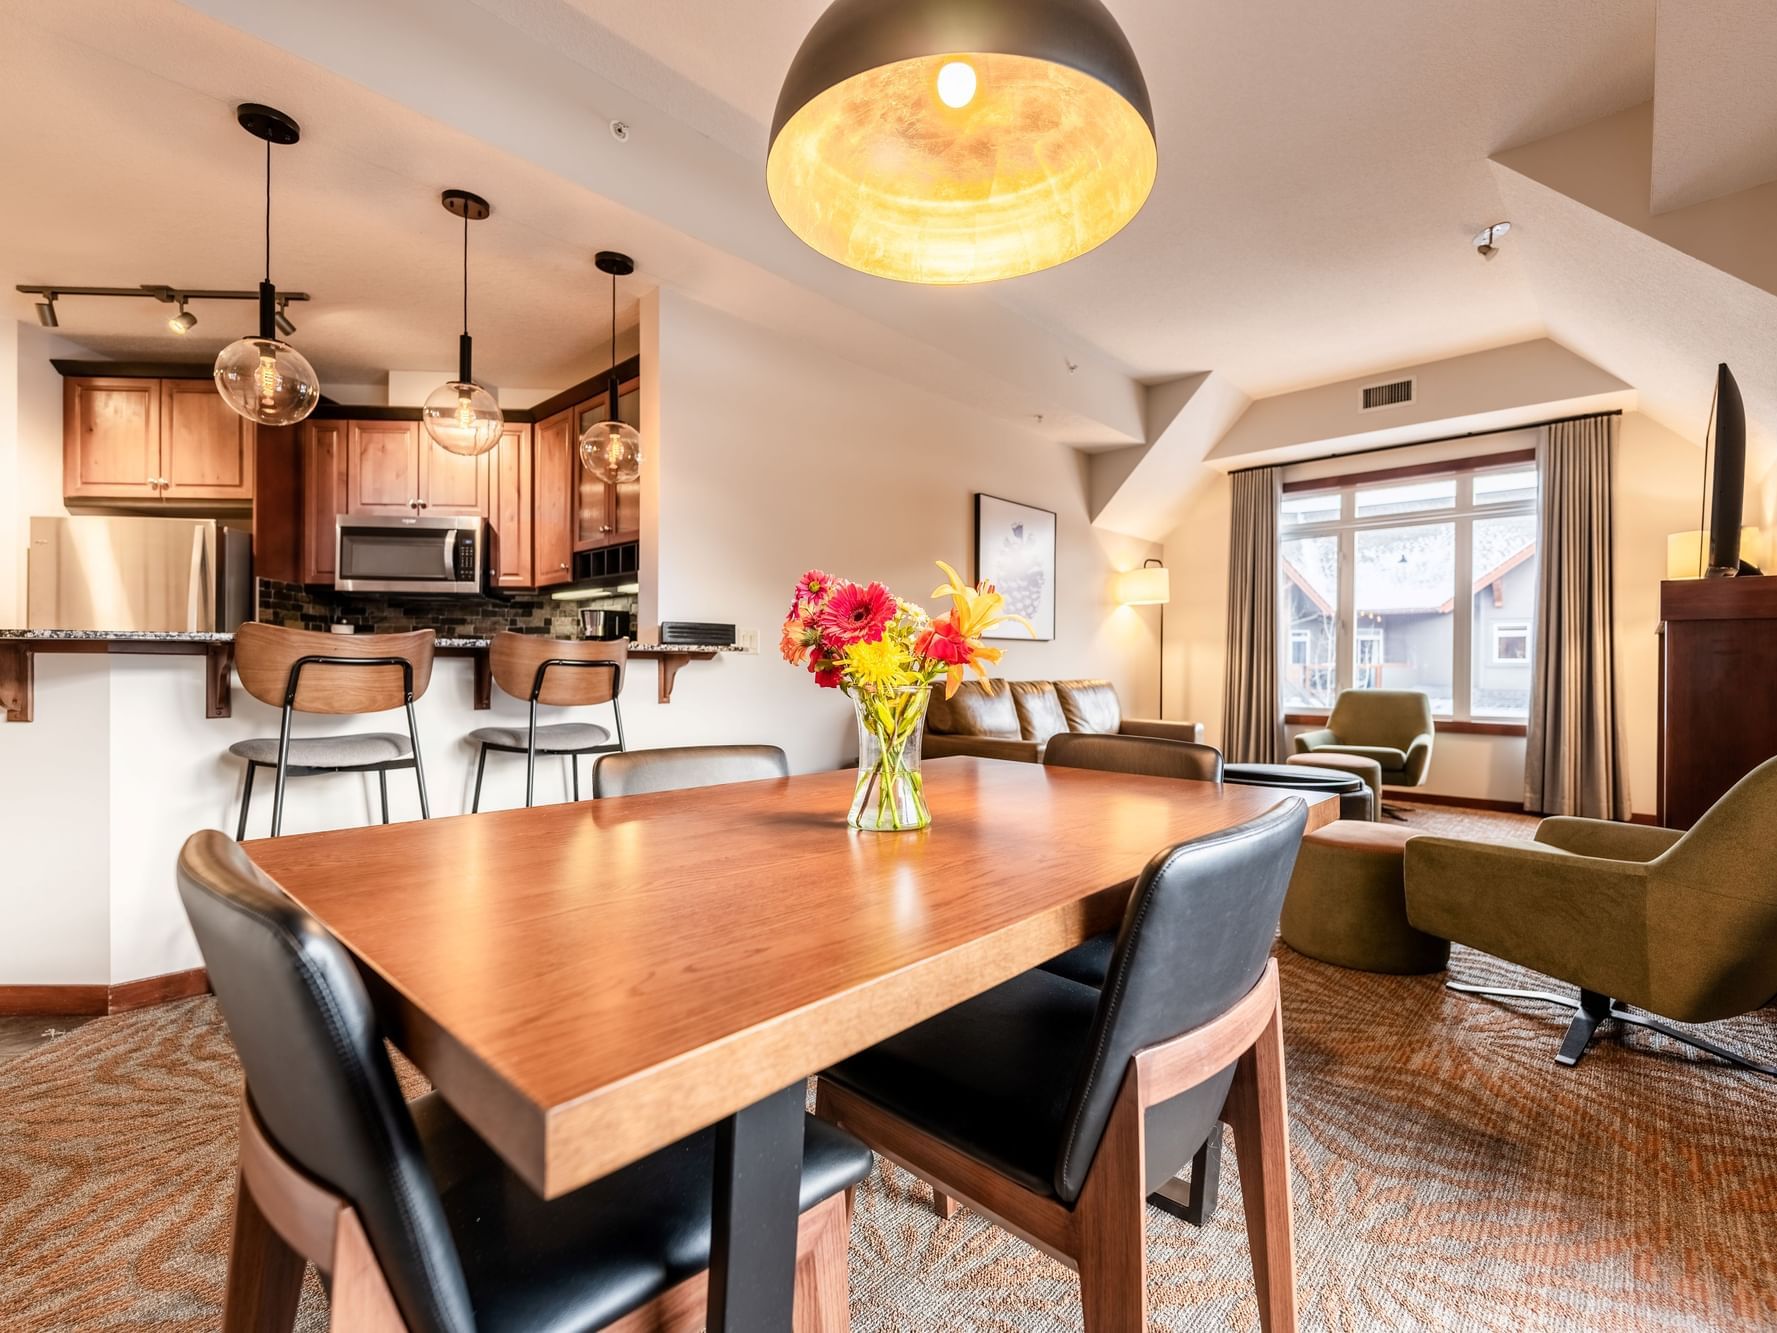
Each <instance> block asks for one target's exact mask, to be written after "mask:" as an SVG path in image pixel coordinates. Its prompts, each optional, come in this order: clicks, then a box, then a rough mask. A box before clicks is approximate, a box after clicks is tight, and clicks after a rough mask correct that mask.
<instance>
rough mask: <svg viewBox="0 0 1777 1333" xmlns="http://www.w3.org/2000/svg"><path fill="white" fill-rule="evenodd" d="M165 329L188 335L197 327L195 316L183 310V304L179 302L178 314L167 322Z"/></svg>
mask: <svg viewBox="0 0 1777 1333" xmlns="http://www.w3.org/2000/svg"><path fill="white" fill-rule="evenodd" d="M167 327H168V328H169V329H171V330H172V331H173V332H174V333H178V334H186V333H190V332H191V331H192V330H193V329H194V328H196V327H197V316H196V315H194V314H192V313H191V312H190V311H189V310H187V309H186V308H185V302H184V301H183V300H181V301H180V302H179V313H178V314H176V315H174V316H173V317H172V318H171V319H169V320H168V321H167Z"/></svg>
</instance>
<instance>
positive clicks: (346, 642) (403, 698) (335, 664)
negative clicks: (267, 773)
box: [228, 622, 433, 842]
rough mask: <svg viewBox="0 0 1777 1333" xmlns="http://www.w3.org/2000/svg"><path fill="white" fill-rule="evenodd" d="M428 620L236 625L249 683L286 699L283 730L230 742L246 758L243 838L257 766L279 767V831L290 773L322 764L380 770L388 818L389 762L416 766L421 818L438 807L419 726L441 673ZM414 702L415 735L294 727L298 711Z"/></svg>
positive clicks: (363, 709) (250, 688)
mask: <svg viewBox="0 0 1777 1333" xmlns="http://www.w3.org/2000/svg"><path fill="white" fill-rule="evenodd" d="M432 640H433V633H432V631H431V630H429V629H422V630H415V631H413V632H412V633H410V634H351V635H345V634H323V633H319V632H316V631H314V630H303V629H283V628H280V627H279V626H277V625H262V624H258V623H256V622H250V623H248V624H245V625H242V626H241V627H240V629H238V630H237V631H235V636H234V661H235V669H236V670H237V671H238V672H240V676H241V688H243V689H244V690H246V691H247V693H248V694H250V695H252V696H253V697H254V698H255V699H257V700H259V701H260V702H261V703H266V704H271V705H272V706H273V707H276V708H281V709H283V722H282V724H281V725H280V727H279V729H278V734H277V735H276V736H275V737H274V736H264V737H258V738H255V739H253V740H246V741H236V742H235V743H234V744H233V745H231V746H229V747H228V752H229V753H230V754H232V755H236V756H238V757H240V758H242V759H245V760H246V761H247V785H246V787H245V788H244V789H243V790H242V792H241V818H240V823H239V824H238V825H237V826H236V828H235V835H234V836H235V841H237V842H239V841H240V840H241V839H243V838H245V837H246V836H247V811H248V808H249V806H250V805H251V804H252V801H253V776H254V774H255V773H257V772H258V771H259V770H260V769H262V768H272V769H276V770H277V794H276V795H275V796H274V797H273V798H272V812H271V835H272V837H274V838H275V837H277V836H278V834H279V833H280V832H281V831H282V829H283V826H284V783H285V780H286V779H287V778H293V777H296V778H305V777H310V776H312V775H314V774H316V773H375V774H376V777H377V785H378V786H379V787H380V788H381V789H382V805H383V823H385V824H386V823H388V822H389V770H390V769H392V768H411V769H412V770H413V775H414V780H415V781H416V782H417V783H418V784H419V789H420V818H422V819H430V818H431V817H432V810H431V807H430V806H429V805H428V804H427V802H426V771H425V769H424V768H422V767H421V766H420V733H419V727H418V725H417V724H416V723H415V721H414V716H413V701H414V700H415V699H418V698H419V697H420V696H421V695H422V694H424V693H425V692H426V686H427V685H429V684H431V681H432ZM390 708H405V709H406V710H407V735H405V736H403V735H400V734H399V733H397V732H386V731H385V732H364V733H359V734H357V735H350V736H314V737H292V736H291V735H290V722H291V718H292V716H293V714H296V713H334V714H356V713H380V712H384V711H385V710H387V709H390Z"/></svg>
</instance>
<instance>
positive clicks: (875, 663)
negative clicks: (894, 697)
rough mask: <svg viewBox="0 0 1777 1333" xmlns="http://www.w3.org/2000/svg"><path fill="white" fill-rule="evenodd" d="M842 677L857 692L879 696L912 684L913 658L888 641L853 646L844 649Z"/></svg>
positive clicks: (913, 678) (894, 643)
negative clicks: (866, 692)
mask: <svg viewBox="0 0 1777 1333" xmlns="http://www.w3.org/2000/svg"><path fill="white" fill-rule="evenodd" d="M845 674H846V675H847V676H848V677H850V679H851V683H852V684H853V685H855V686H856V687H858V688H859V689H864V690H869V691H871V692H873V693H877V694H883V693H887V692H889V691H891V690H898V689H902V688H904V687H905V686H908V685H912V684H914V683H915V681H916V679H917V677H916V676H915V674H914V671H913V657H912V655H911V654H910V653H908V651H907V649H906V647H905V645H903V644H901V643H898V642H897V641H896V640H894V639H891V638H886V637H885V638H881V639H878V640H877V641H876V642H875V643H854V644H849V645H847V647H846V649H845Z"/></svg>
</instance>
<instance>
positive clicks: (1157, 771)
mask: <svg viewBox="0 0 1777 1333" xmlns="http://www.w3.org/2000/svg"><path fill="white" fill-rule="evenodd" d="M1043 762H1044V763H1045V764H1047V765H1049V766H1051V767H1054V768H1092V769H1098V770H1099V771H1101V772H1107V773H1136V774H1140V775H1143V776H1145V777H1151V778H1189V779H1193V780H1195V781H1197V782H1220V781H1221V780H1222V752H1221V751H1220V750H1218V749H1216V748H1215V746H1213V745H1198V744H1197V743H1196V742H1194V741H1170V740H1163V739H1161V738H1160V737H1158V736H1116V735H1108V736H1107V735H1099V734H1094V733H1091V732H1076V731H1064V732H1061V733H1060V734H1058V735H1055V736H1051V737H1050V738H1049V745H1048V748H1047V749H1045V750H1044V751H1043Z"/></svg>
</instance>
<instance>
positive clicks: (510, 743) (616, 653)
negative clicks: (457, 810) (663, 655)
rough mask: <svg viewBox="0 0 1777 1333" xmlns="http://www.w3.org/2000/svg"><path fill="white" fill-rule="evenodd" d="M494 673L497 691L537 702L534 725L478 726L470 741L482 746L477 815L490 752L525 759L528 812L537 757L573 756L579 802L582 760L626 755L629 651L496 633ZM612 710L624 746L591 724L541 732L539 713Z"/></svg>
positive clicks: (617, 645)
mask: <svg viewBox="0 0 1777 1333" xmlns="http://www.w3.org/2000/svg"><path fill="white" fill-rule="evenodd" d="M487 655H488V667H489V669H490V670H491V672H492V674H493V678H494V684H496V685H498V686H499V687H500V689H501V690H502V691H504V692H505V693H507V694H510V695H511V696H512V697H513V698H515V699H525V700H528V701H529V702H530V706H531V716H530V722H529V723H528V724H527V725H526V726H522V727H477V728H476V729H475V730H474V731H472V732H470V733H469V739H470V740H472V741H475V742H477V743H478V744H479V745H480V747H481V750H480V754H479V755H478V756H477V758H476V760H475V797H474V799H473V800H472V801H471V802H470V805H469V810H470V813H471V814H480V813H481V778H482V774H483V773H484V772H485V771H486V769H487V752H488V751H489V750H493V751H494V752H496V753H499V754H522V755H523V756H524V757H525V766H524V803H525V808H526V809H529V808H530V806H531V804H532V801H533V798H534V796H535V794H536V787H537V756H538V755H540V754H551V755H566V756H568V764H569V765H570V767H571V768H572V769H573V773H574V799H575V800H576V801H577V800H579V799H580V756H581V755H583V754H594V755H597V754H609V753H611V752H612V751H614V750H621V749H622V748H623V709H622V708H621V706H619V704H618V702H617V696H618V695H619V694H621V693H622V692H623V668H624V664H625V663H626V662H628V660H629V645H628V644H626V643H622V642H607V641H605V640H600V639H548V638H544V637H543V636H541V635H538V634H513V633H510V632H508V633H502V634H496V635H495V636H494V638H493V642H492V643H490V644H489V645H488V653H487ZM604 703H608V704H610V705H611V720H612V722H613V723H614V724H615V726H616V728H617V743H616V744H615V745H612V744H611V743H610V742H611V733H610V732H608V731H606V730H605V729H604V728H603V727H601V726H599V725H597V724H596V723H592V722H551V723H547V724H545V725H543V726H538V725H537V707H538V705H539V704H546V705H549V706H551V707H562V708H574V707H582V706H585V705H589V704H604Z"/></svg>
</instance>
